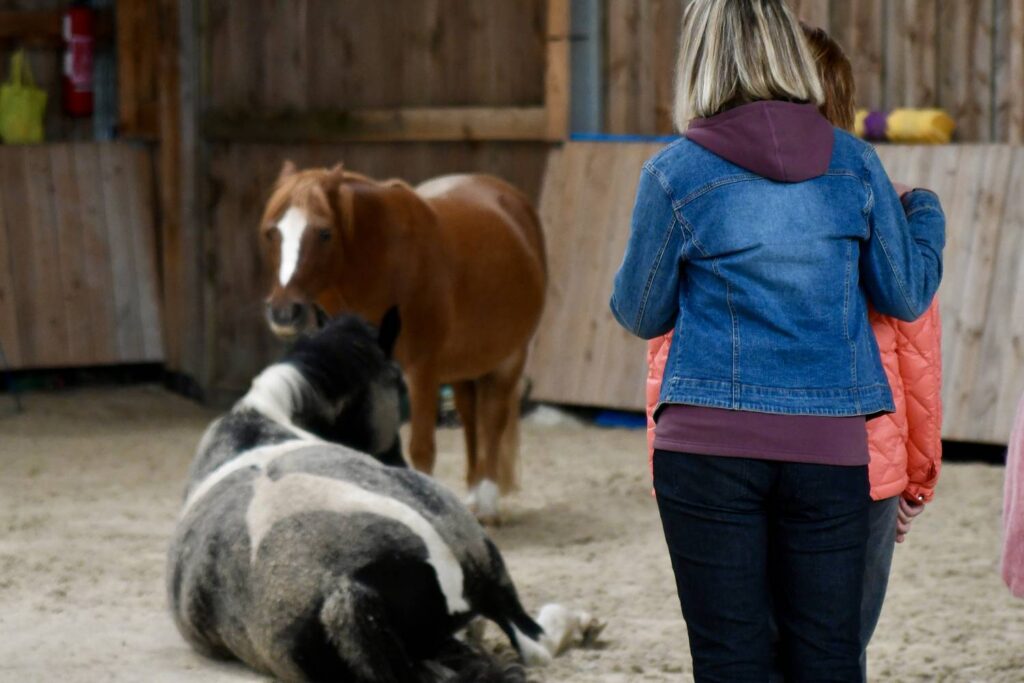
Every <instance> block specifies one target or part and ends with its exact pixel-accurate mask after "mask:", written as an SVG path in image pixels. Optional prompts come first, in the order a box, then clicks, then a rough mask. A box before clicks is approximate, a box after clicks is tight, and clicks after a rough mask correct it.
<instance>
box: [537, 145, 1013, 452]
mask: <svg viewBox="0 0 1024 683" xmlns="http://www.w3.org/2000/svg"><path fill="white" fill-rule="evenodd" d="M656 149H657V146H655V145H643V144H608V143H604V144H602V143H570V144H568V145H566V146H565V148H564V149H561V150H558V151H555V152H553V153H552V156H551V162H550V165H549V169H548V174H547V176H546V178H545V181H544V186H543V191H542V199H541V218H542V220H543V221H544V225H545V228H546V230H547V237H548V244H549V245H550V261H551V272H552V273H555V274H556V275H557V278H556V279H555V281H554V282H553V284H552V290H551V293H550V298H549V302H548V307H547V310H546V311H545V317H544V320H543V321H542V323H541V328H540V333H539V334H538V338H537V341H536V345H535V348H534V351H533V355H532V357H531V359H530V365H529V368H528V373H529V375H530V377H531V379H532V381H533V383H534V390H533V395H534V397H535V398H537V399H538V400H547V401H553V402H559V403H570V404H580V405H596V406H605V407H616V408H623V409H632V410H642V409H643V406H644V378H645V377H646V364H645V360H646V354H645V346H644V342H643V341H640V340H637V339H635V338H632V337H630V336H629V335H628V334H627V333H626V332H625V331H623V330H621V329H619V327H618V325H617V324H616V323H615V322H614V320H613V319H612V316H611V314H610V312H609V311H608V299H609V295H610V292H611V283H612V278H613V276H614V274H615V271H616V270H617V269H618V266H619V263H620V261H621V258H622V254H623V252H624V250H625V243H626V239H627V236H628V226H629V216H630V211H631V208H632V202H633V196H634V192H635V187H636V181H637V178H639V174H640V168H641V166H642V164H643V162H644V161H645V160H646V159H647V158H648V157H649V156H650V155H651V154H653V153H654V151H655V150H656ZM879 154H880V156H881V157H882V160H883V162H884V163H885V165H886V168H887V169H888V171H889V173H890V175H891V176H892V177H893V178H896V179H898V180H900V181H902V182H905V183H908V184H910V185H918V186H923V187H928V188H932V189H934V190H935V191H936V192H938V194H939V196H940V197H941V198H942V202H943V206H944V208H945V210H946V215H947V245H946V249H945V272H944V276H943V283H942V287H941V288H940V290H939V300H940V305H941V310H942V316H943V365H944V371H943V375H944V382H943V401H944V403H945V414H946V419H945V428H944V435H945V437H946V438H950V439H957V440H963V441H980V442H991V443H1006V439H1007V437H1008V435H1009V429H1010V425H1011V423H1012V421H1013V411H1014V409H1015V407H1016V402H1017V400H1018V398H1019V396H1020V395H1021V393H1022V392H1024V353H1022V349H1024V264H1022V261H1024V259H1022V258H1021V254H1024V196H1022V195H1021V193H1020V192H1019V188H1021V187H1022V186H1024V148H1021V147H1015V146H1009V145H960V146H945V147H926V146H919V147H895V146H882V147H880V148H879Z"/></svg>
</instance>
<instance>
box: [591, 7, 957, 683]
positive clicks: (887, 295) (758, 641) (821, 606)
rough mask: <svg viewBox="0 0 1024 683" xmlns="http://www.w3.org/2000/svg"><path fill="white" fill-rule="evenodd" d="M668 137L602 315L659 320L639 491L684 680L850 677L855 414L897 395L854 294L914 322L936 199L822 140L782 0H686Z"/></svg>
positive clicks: (823, 124) (858, 577) (826, 131)
mask: <svg viewBox="0 0 1024 683" xmlns="http://www.w3.org/2000/svg"><path fill="white" fill-rule="evenodd" d="M682 33H683V35H682V39H681V46H680V57H679V65H678V73H677V79H678V82H677V99H676V112H675V113H676V123H677V126H678V127H679V129H680V130H681V131H682V132H683V133H684V134H685V138H684V139H682V140H680V141H679V142H677V143H674V144H672V145H670V146H669V147H667V148H666V149H664V150H663V151H661V152H660V153H658V154H657V155H655V156H654V157H653V158H652V159H651V160H649V161H648V162H647V164H645V166H644V170H643V173H642V175H641V178H640V183H639V187H638V190H637V200H636V206H635V208H634V213H633V221H632V230H631V235H630V240H629V244H628V246H627V249H626V254H625V256H624V259H623V264H622V267H621V268H620V270H619V272H618V274H617V275H616V279H615V286H614V290H613V293H612V301H611V306H612V310H613V313H614V314H615V316H616V318H617V319H618V320H619V322H620V323H621V324H622V325H623V326H624V327H626V328H627V329H628V330H630V331H631V332H633V333H634V334H636V335H638V336H641V337H644V338H648V339H649V338H654V337H657V336H660V335H663V334H665V333H666V332H668V331H669V330H672V335H673V336H672V348H671V351H670V352H669V354H668V357H667V361H666V365H665V373H664V381H663V382H662V384H661V391H660V396H659V401H658V406H657V410H656V418H657V425H656V427H655V442H654V446H655V449H656V450H655V454H654V483H655V491H656V493H657V500H658V506H659V511H660V513H661V517H662V525H663V528H664V531H665V538H666V541H667V544H668V546H669V553H670V556H671V559H672V566H673V570H674V572H675V575H676V587H677V591H678V594H679V599H680V604H681V606H682V611H683V616H684V618H685V619H686V622H687V628H688V633H689V638H690V650H691V653H692V655H693V661H694V675H695V677H696V679H697V681H701V682H703V681H764V680H768V677H769V675H770V672H771V670H772V663H773V653H772V630H771V627H770V620H771V617H772V614H773V613H774V616H775V618H776V621H777V625H778V632H779V648H780V653H779V654H780V657H781V666H782V669H783V672H784V675H785V677H786V680H793V681H805V680H814V681H859V680H861V672H860V665H859V659H860V633H859V631H860V626H861V617H860V610H861V598H862V581H863V577H864V563H865V548H866V542H867V537H868V506H869V502H870V496H869V483H868V468H867V464H868V444H867V432H866V429H865V420H866V418H867V416H873V415H878V414H881V413H886V412H892V411H893V410H894V404H893V399H892V393H891V391H890V388H889V384H888V382H887V380H886V375H885V371H884V369H883V367H882V362H881V359H880V357H879V350H878V345H877V343H876V341H875V338H874V335H873V334H872V332H871V327H870V324H869V321H868V303H869V302H870V303H871V304H872V305H873V306H874V308H875V309H877V310H878V311H879V312H881V313H883V314H885V315H890V316H893V317H895V318H898V319H901V320H908V321H909V320H914V319H916V318H917V317H918V316H920V315H921V314H922V313H924V312H925V311H926V310H927V309H928V307H929V305H930V304H931V301H932V297H933V295H934V294H935V291H936V289H937V288H938V285H939V280H940V278H941V271H942V248H943V245H944V234H945V219H944V217H943V214H942V209H941V207H940V205H939V202H938V199H937V198H936V197H935V195H933V194H931V193H929V192H926V191H920V190H914V191H911V192H908V193H907V194H906V195H905V196H904V197H903V201H902V203H901V200H900V197H899V196H898V195H897V193H896V192H895V190H894V189H893V186H892V183H891V182H890V181H889V179H888V177H887V176H886V174H885V171H884V169H883V168H882V166H881V163H880V162H879V160H878V158H877V156H876V155H875V152H874V150H873V149H872V148H871V147H870V146H869V145H867V144H865V143H863V142H861V141H859V140H857V139H856V138H854V137H853V136H851V135H849V134H848V133H846V132H845V131H842V130H840V129H838V128H834V127H833V126H832V125H831V124H830V123H829V121H828V120H827V119H826V118H825V117H824V116H822V114H821V113H820V112H819V109H818V108H819V107H820V106H821V105H823V104H824V101H825V98H824V93H823V92H822V85H821V81H820V79H819V76H818V73H817V70H816V67H815V62H814V58H813V56H812V54H811V52H810V50H809V48H808V45H807V43H806V41H805V39H804V37H803V35H802V32H801V29H800V26H799V24H798V22H797V21H796V19H795V17H794V16H793V14H792V12H791V11H790V10H789V8H788V7H787V6H786V5H785V3H784V2H783V0H693V2H691V3H690V4H689V5H688V7H687V10H686V13H685V15H684V20H683V31H682Z"/></svg>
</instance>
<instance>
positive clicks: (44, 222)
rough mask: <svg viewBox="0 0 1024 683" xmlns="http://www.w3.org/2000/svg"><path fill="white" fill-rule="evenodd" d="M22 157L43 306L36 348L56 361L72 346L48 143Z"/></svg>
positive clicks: (42, 358) (44, 359) (40, 360)
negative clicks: (62, 275) (65, 303)
mask: <svg viewBox="0 0 1024 683" xmlns="http://www.w3.org/2000/svg"><path fill="white" fill-rule="evenodd" d="M21 161H22V172H23V173H24V174H25V189H26V194H25V195H24V201H25V203H26V205H27V206H28V209H29V211H28V222H27V223H26V224H25V226H24V229H26V230H28V231H29V241H30V243H31V256H30V258H31V259H32V260H33V267H32V268H33V272H34V278H33V281H32V283H33V288H34V289H35V291H34V295H35V296H34V297H33V298H34V300H35V303H36V305H38V306H39V308H38V309H37V312H36V318H37V325H36V327H35V329H34V330H33V334H34V337H35V344H36V346H35V348H34V349H33V351H34V354H35V358H36V364H37V365H54V364H58V363H60V362H62V361H63V360H64V359H66V358H68V357H69V356H70V349H69V341H68V321H67V318H66V317H65V314H66V310H65V307H64V301H63V299H64V295H63V286H62V284H61V273H62V264H61V259H60V250H59V245H58V235H57V229H56V220H55V216H54V192H53V182H52V180H51V176H50V169H49V165H50V163H49V154H48V150H47V149H46V147H45V146H30V147H26V148H25V149H24V150H23V153H22V156H21Z"/></svg>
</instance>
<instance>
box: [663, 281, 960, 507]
mask: <svg viewBox="0 0 1024 683" xmlns="http://www.w3.org/2000/svg"><path fill="white" fill-rule="evenodd" d="M870 320H871V327H872V329H873V330H874V332H875V337H876V339H877V340H878V348H879V351H880V352H881V354H882V364H883V366H884V367H885V374H886V376H887V377H888V379H889V386H890V387H891V388H892V397H893V401H894V402H895V403H896V412H895V413H891V414H886V415H882V416H881V417H879V418H877V419H874V420H871V421H869V422H868V448H869V450H870V452H871V464H870V466H869V468H868V469H869V477H870V480H871V497H872V498H873V499H875V500H882V499H883V498H891V497H892V496H897V495H900V494H902V495H903V496H904V497H906V498H909V499H911V500H913V501H916V502H928V501H930V500H931V499H932V494H933V491H934V489H935V482H936V481H937V480H938V478H939V470H940V469H941V467H942V440H941V438H942V397H941V390H942V327H941V324H940V322H941V321H940V319H939V308H938V300H936V301H933V302H932V305H931V307H929V309H928V311H927V312H926V313H925V314H924V315H923V316H921V317H920V318H919V319H918V320H916V321H914V322H912V323H906V322H902V321H900V320H896V319H895V318H891V317H889V316H884V315H881V314H879V313H877V312H875V311H871V313H870ZM671 343H672V333H671V332H670V333H668V334H667V335H665V336H664V337H659V338H657V339H652V340H651V341H650V342H648V346H647V446H648V449H649V451H650V454H651V455H653V453H654V451H653V444H654V409H655V407H656V406H657V405H658V395H659V394H660V392H661V378H662V376H663V375H664V373H665V362H666V360H667V359H668V351H669V348H670V347H671Z"/></svg>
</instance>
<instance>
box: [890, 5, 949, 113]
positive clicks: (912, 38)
mask: <svg viewBox="0 0 1024 683" xmlns="http://www.w3.org/2000/svg"><path fill="white" fill-rule="evenodd" d="M938 9H939V6H938V2H937V0H900V1H899V2H890V3H887V4H886V6H885V11H886V23H885V39H886V48H885V55H886V59H885V73H884V75H883V77H884V84H885V86H884V87H885V92H884V94H883V105H884V106H885V107H886V108H888V109H894V108H897V107H933V106H935V103H936V101H937V95H938V81H937V79H938V71H937V63H936V60H937V58H938V54H937V50H936V40H937V38H938V27H937V21H938Z"/></svg>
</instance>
